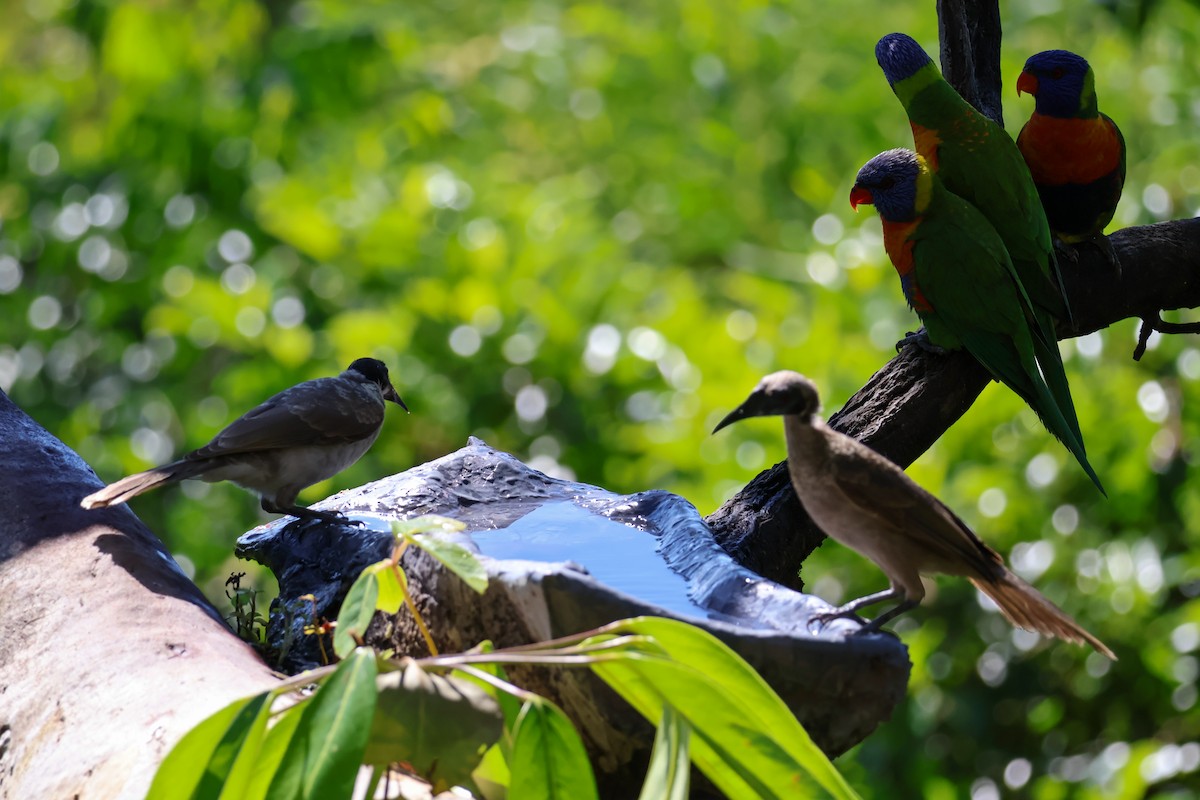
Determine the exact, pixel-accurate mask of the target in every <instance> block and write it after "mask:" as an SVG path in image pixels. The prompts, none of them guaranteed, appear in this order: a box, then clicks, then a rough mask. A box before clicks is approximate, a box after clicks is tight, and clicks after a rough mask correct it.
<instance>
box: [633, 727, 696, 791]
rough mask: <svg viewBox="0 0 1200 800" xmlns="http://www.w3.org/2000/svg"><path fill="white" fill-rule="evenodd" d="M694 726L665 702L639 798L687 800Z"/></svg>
mask: <svg viewBox="0 0 1200 800" xmlns="http://www.w3.org/2000/svg"><path fill="white" fill-rule="evenodd" d="M691 732H692V730H691V727H690V726H689V725H688V724H687V721H686V720H684V718H683V717H681V716H680V715H679V714H678V712H676V711H675V708H674V707H673V706H671V705H670V704H664V705H663V714H662V719H661V720H660V721H659V723H658V731H657V733H655V735H654V750H652V751H651V753H650V765H649V767H648V768H647V769H646V780H645V782H644V783H643V784H642V791H641V794H639V795H638V800H687V799H688V784H689V782H690V780H691V755H690V752H689V750H688V737H689V736H690V735H691Z"/></svg>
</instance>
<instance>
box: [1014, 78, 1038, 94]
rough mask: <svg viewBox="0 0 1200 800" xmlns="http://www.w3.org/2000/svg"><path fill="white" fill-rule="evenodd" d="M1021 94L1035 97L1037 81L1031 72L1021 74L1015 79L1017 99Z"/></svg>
mask: <svg viewBox="0 0 1200 800" xmlns="http://www.w3.org/2000/svg"><path fill="white" fill-rule="evenodd" d="M1021 92H1025V93H1026V94H1031V95H1033V96H1034V97H1037V93H1038V79H1037V76H1036V75H1034V74H1033V73H1032V72H1022V73H1021V75H1020V77H1018V78H1017V97H1020V96H1021Z"/></svg>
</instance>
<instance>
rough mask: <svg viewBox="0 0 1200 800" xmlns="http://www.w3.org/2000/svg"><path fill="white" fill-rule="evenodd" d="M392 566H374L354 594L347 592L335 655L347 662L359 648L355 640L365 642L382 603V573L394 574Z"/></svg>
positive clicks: (364, 573) (363, 575) (362, 576)
mask: <svg viewBox="0 0 1200 800" xmlns="http://www.w3.org/2000/svg"><path fill="white" fill-rule="evenodd" d="M391 566H392V562H391V561H390V560H384V561H380V562H378V563H375V564H372V565H371V566H369V567H367V568H366V569H364V570H363V571H362V572H361V573H359V576H358V578H357V579H356V580H355V581H354V584H353V585H352V586H351V587H350V591H348V592H346V599H345V600H343V601H342V610H341V611H340V612H338V623H337V627H335V628H334V629H333V652H335V653H337V655H338V658H345V657H346V654H347V653H349V652H351V651H352V650H354V648H356V647H358V642H356V641H355V640H354V637H355V636H358V638H359V639H360V640H361V639H362V637H363V634H365V633H366V632H367V626H368V625H370V624H371V619H372V618H373V617H374V616H375V609H376V607H377V606H378V602H379V573H380V572H387V571H390V569H391Z"/></svg>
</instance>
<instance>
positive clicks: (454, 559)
mask: <svg viewBox="0 0 1200 800" xmlns="http://www.w3.org/2000/svg"><path fill="white" fill-rule="evenodd" d="M464 527H466V526H464V525H463V524H462V523H461V522H459V521H458V520H456V519H449V518H448V517H439V516H436V515H432V514H430V515H426V516H424V517H417V518H416V519H410V520H406V521H404V522H393V523H392V533H393V534H395V535H396V536H397V537H400V538H403V539H404V540H405V541H407V542H409V543H410V544H412V545H414V546H416V547H419V548H421V549H422V550H424V551H425V552H426V553H428V554H429V555H431V556H433V557H434V558H435V559H437V560H438V562H439V563H441V565H442V566H443V567H445V568H446V569H448V570H450V571H451V572H453V573H454V574H455V575H457V576H458V577H460V578H462V580H463V581H464V582H465V583H466V584H467V585H468V586H470V587H471V588H472V589H474V590H475V591H476V592H478V593H479V594H483V593H484V592H485V591H487V585H488V578H487V570H486V569H484V567H483V564H482V563H481V562H480V561H479V559H478V558H476V557H475V554H474V553H472V552H471V551H470V550H468V549H467V548H465V547H463V546H462V545H460V544H456V543H455V542H448V541H445V540H444V539H439V538H438V537H437V536H432V535H427V532H430V531H441V532H442V533H457V532H458V531H461V530H462V529H463V528H464Z"/></svg>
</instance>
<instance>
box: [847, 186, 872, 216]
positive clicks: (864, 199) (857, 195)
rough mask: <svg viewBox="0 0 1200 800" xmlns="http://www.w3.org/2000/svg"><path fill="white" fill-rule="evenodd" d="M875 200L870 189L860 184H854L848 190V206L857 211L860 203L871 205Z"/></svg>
mask: <svg viewBox="0 0 1200 800" xmlns="http://www.w3.org/2000/svg"><path fill="white" fill-rule="evenodd" d="M874 202H875V197H874V195H872V194H871V190H870V189H867V188H864V187H862V186H855V187H854V188H853V189H851V190H850V208H852V209H854V210H855V211H858V207H859V206H860V205H868V206H869V205H871V204H872V203H874Z"/></svg>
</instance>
